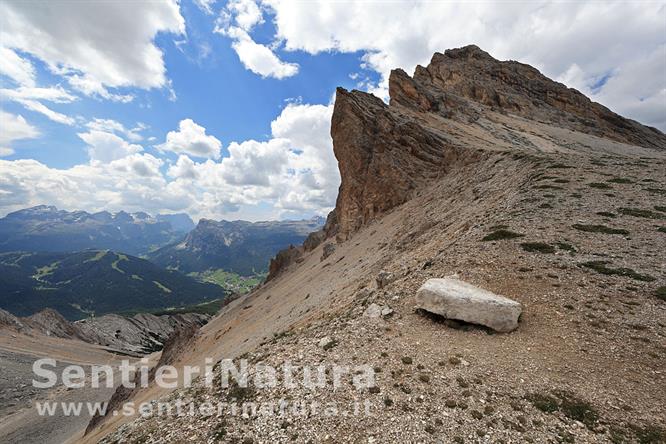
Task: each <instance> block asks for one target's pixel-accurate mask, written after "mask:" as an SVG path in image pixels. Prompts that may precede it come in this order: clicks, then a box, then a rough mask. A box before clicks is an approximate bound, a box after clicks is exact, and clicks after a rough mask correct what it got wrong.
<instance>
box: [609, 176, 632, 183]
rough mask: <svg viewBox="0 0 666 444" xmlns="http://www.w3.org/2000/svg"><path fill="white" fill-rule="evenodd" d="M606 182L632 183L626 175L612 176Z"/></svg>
mask: <svg viewBox="0 0 666 444" xmlns="http://www.w3.org/2000/svg"><path fill="white" fill-rule="evenodd" d="M608 182H610V183H634V182H633V181H632V180H631V179H627V178H626V177H614V178H612V179H608Z"/></svg>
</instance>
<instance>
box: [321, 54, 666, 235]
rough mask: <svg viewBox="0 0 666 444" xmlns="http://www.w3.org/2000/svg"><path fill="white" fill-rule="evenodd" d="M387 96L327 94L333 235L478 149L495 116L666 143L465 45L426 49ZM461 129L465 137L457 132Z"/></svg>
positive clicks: (524, 68)
mask: <svg viewBox="0 0 666 444" xmlns="http://www.w3.org/2000/svg"><path fill="white" fill-rule="evenodd" d="M389 95H390V105H388V106H387V105H386V104H385V103H384V102H383V101H382V100H380V99H379V98H377V97H375V96H372V95H370V94H367V93H364V92H361V91H346V90H345V89H342V88H338V90H337V93H336V102H335V108H334V111H333V118H332V123H331V136H332V138H333V149H334V152H335V156H336V158H337V159H338V163H339V167H340V174H341V177H342V183H341V186H340V192H339V194H338V199H337V203H336V209H335V211H336V213H337V222H338V225H339V226H338V234H339V237H341V238H342V239H345V238H347V237H348V236H349V235H350V234H351V233H353V232H354V231H356V230H358V229H359V228H360V227H361V226H363V225H364V224H366V223H367V222H368V221H370V220H371V219H373V218H374V217H375V216H376V215H377V214H380V213H383V212H386V211H387V210H389V209H391V208H393V207H395V206H397V205H399V204H402V203H404V202H406V201H407V200H409V199H410V198H411V197H412V196H413V194H414V192H415V191H416V190H418V189H419V188H421V187H422V186H423V185H424V184H426V183H429V182H431V180H432V179H434V178H436V177H438V176H440V175H442V174H446V172H447V171H448V170H450V169H451V168H452V167H453V166H454V165H455V164H459V163H460V162H463V163H466V162H471V161H474V160H477V159H479V158H481V157H483V156H484V155H487V154H488V152H483V151H482V150H478V149H477V148H476V147H475V144H474V143H471V142H472V141H473V140H474V137H481V134H482V133H491V134H490V135H491V136H492V137H495V135H493V134H492V130H490V131H489V128H490V125H491V122H492V124H494V122H495V121H497V120H501V119H503V118H505V116H511V118H519V119H522V121H525V120H528V121H532V122H534V123H535V124H547V125H550V126H552V127H558V128H564V129H567V130H571V131H576V132H580V133H584V134H589V135H593V136H596V137H603V138H605V139H610V140H614V141H617V142H621V143H625V144H629V145H636V146H642V147H646V148H658V149H664V148H665V147H666V136H665V135H664V134H663V133H661V132H660V131H659V130H657V129H654V128H650V127H646V126H643V125H641V124H639V123H638V122H635V121H633V120H630V119H626V118H624V117H622V116H619V115H617V114H615V113H613V112H612V111H610V110H609V109H607V108H606V107H604V106H602V105H600V104H598V103H595V102H592V101H591V100H590V99H589V98H587V97H586V96H585V95H583V94H581V93H580V92H579V91H577V90H575V89H572V88H568V87H566V86H565V85H563V84H561V83H558V82H555V81H553V80H551V79H549V78H547V77H546V76H544V75H543V74H541V73H540V72H539V71H538V70H537V69H536V68H533V67H531V66H529V65H526V64H523V63H519V62H515V61H499V60H496V59H495V58H493V57H492V56H491V55H490V54H488V53H487V52H485V51H483V50H481V49H480V48H479V47H477V46H474V45H470V46H466V47H463V48H458V49H450V50H447V51H445V52H444V53H443V54H442V53H435V54H434V55H433V57H432V60H431V62H430V64H429V65H428V66H427V67H422V66H418V67H417V68H416V70H415V73H414V76H413V77H410V76H409V75H408V74H407V73H406V72H405V71H403V70H402V69H396V70H393V71H392V72H391V75H390V78H389ZM461 125H464V127H461ZM526 125H527V123H526ZM461 130H462V131H464V132H466V133H469V134H470V135H473V137H459V136H458V134H459V133H460V132H461Z"/></svg>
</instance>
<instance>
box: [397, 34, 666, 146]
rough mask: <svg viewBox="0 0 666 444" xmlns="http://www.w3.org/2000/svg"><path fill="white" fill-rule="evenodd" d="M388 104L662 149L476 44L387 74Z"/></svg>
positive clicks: (660, 137) (648, 135)
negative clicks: (497, 116)
mask: <svg viewBox="0 0 666 444" xmlns="http://www.w3.org/2000/svg"><path fill="white" fill-rule="evenodd" d="M390 95H391V104H400V105H403V106H407V107H410V108H413V109H418V110H419V111H431V112H442V111H444V113H446V112H448V113H449V115H450V114H451V113H453V114H454V115H455V114H468V113H469V110H463V109H460V107H461V106H464V105H465V104H466V102H467V101H472V102H475V103H478V104H480V105H484V106H486V107H491V108H493V109H496V110H501V111H504V112H507V113H511V114H515V115H519V116H522V117H525V118H528V119H531V120H537V121H542V122H547V123H549V124H557V125H558V126H561V127H564V128H570V129H572V130H576V131H580V132H584V133H588V134H593V135H596V136H600V137H605V138H608V139H611V140H617V141H619V142H624V143H628V144H632V145H639V146H643V147H655V148H664V145H665V143H666V139H665V137H664V134H663V133H662V132H661V131H659V130H657V129H655V128H651V127H646V126H644V125H641V124H640V123H638V122H636V121H634V120H630V119H625V118H624V117H622V116H620V115H618V114H616V113H614V112H612V111H611V110H609V109H608V108H606V107H605V106H603V105H600V104H599V103H596V102H593V101H591V100H590V99H588V98H587V97H586V96H585V95H583V94H581V93H580V92H579V91H577V90H575V89H572V88H567V87H566V86H565V85H563V84H561V83H558V82H554V81H553V80H551V79H549V78H548V77H546V76H544V75H543V74H541V73H540V72H539V71H538V70H537V69H536V68H533V67H531V66H529V65H525V64H523V63H519V62H515V61H499V60H496V59H494V58H493V57H492V56H490V54H488V53H487V52H485V51H483V50H481V49H480V48H478V47H477V46H474V45H471V46H466V47H464V48H458V49H450V50H447V51H445V52H444V54H441V53H435V54H434V55H433V57H432V60H431V62H430V64H429V65H428V66H427V67H425V68H424V67H422V66H418V67H417V68H416V71H415V73H414V78H413V79H410V78H409V77H408V76H407V75H406V74H405V73H404V71H402V70H396V71H394V72H393V73H392V74H391V84H390Z"/></svg>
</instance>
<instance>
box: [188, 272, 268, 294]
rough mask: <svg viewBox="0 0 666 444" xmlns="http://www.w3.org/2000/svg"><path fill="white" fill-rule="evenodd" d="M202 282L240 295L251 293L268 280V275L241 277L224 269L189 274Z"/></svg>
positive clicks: (259, 274) (258, 274)
mask: <svg viewBox="0 0 666 444" xmlns="http://www.w3.org/2000/svg"><path fill="white" fill-rule="evenodd" d="M188 276H191V277H193V278H195V279H197V280H199V281H201V282H209V283H211V284H215V285H219V286H220V287H222V288H225V289H228V290H231V291H233V292H235V293H238V294H245V293H249V292H250V291H251V290H252V289H253V288H254V287H256V286H257V285H259V284H261V283H262V282H263V281H264V279H266V273H257V274H255V275H254V276H241V275H239V274H236V273H233V272H230V271H224V270H222V269H217V270H208V271H204V272H201V273H189V274H188Z"/></svg>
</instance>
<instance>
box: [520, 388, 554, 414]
mask: <svg viewBox="0 0 666 444" xmlns="http://www.w3.org/2000/svg"><path fill="white" fill-rule="evenodd" d="M525 399H527V400H528V401H529V402H531V403H532V405H533V406H534V407H536V408H537V409H539V410H541V411H542V412H544V413H553V412H556V411H558V410H559V408H560V405H559V402H558V401H557V398H555V397H554V396H550V395H546V394H543V393H529V394H527V395H525Z"/></svg>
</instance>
